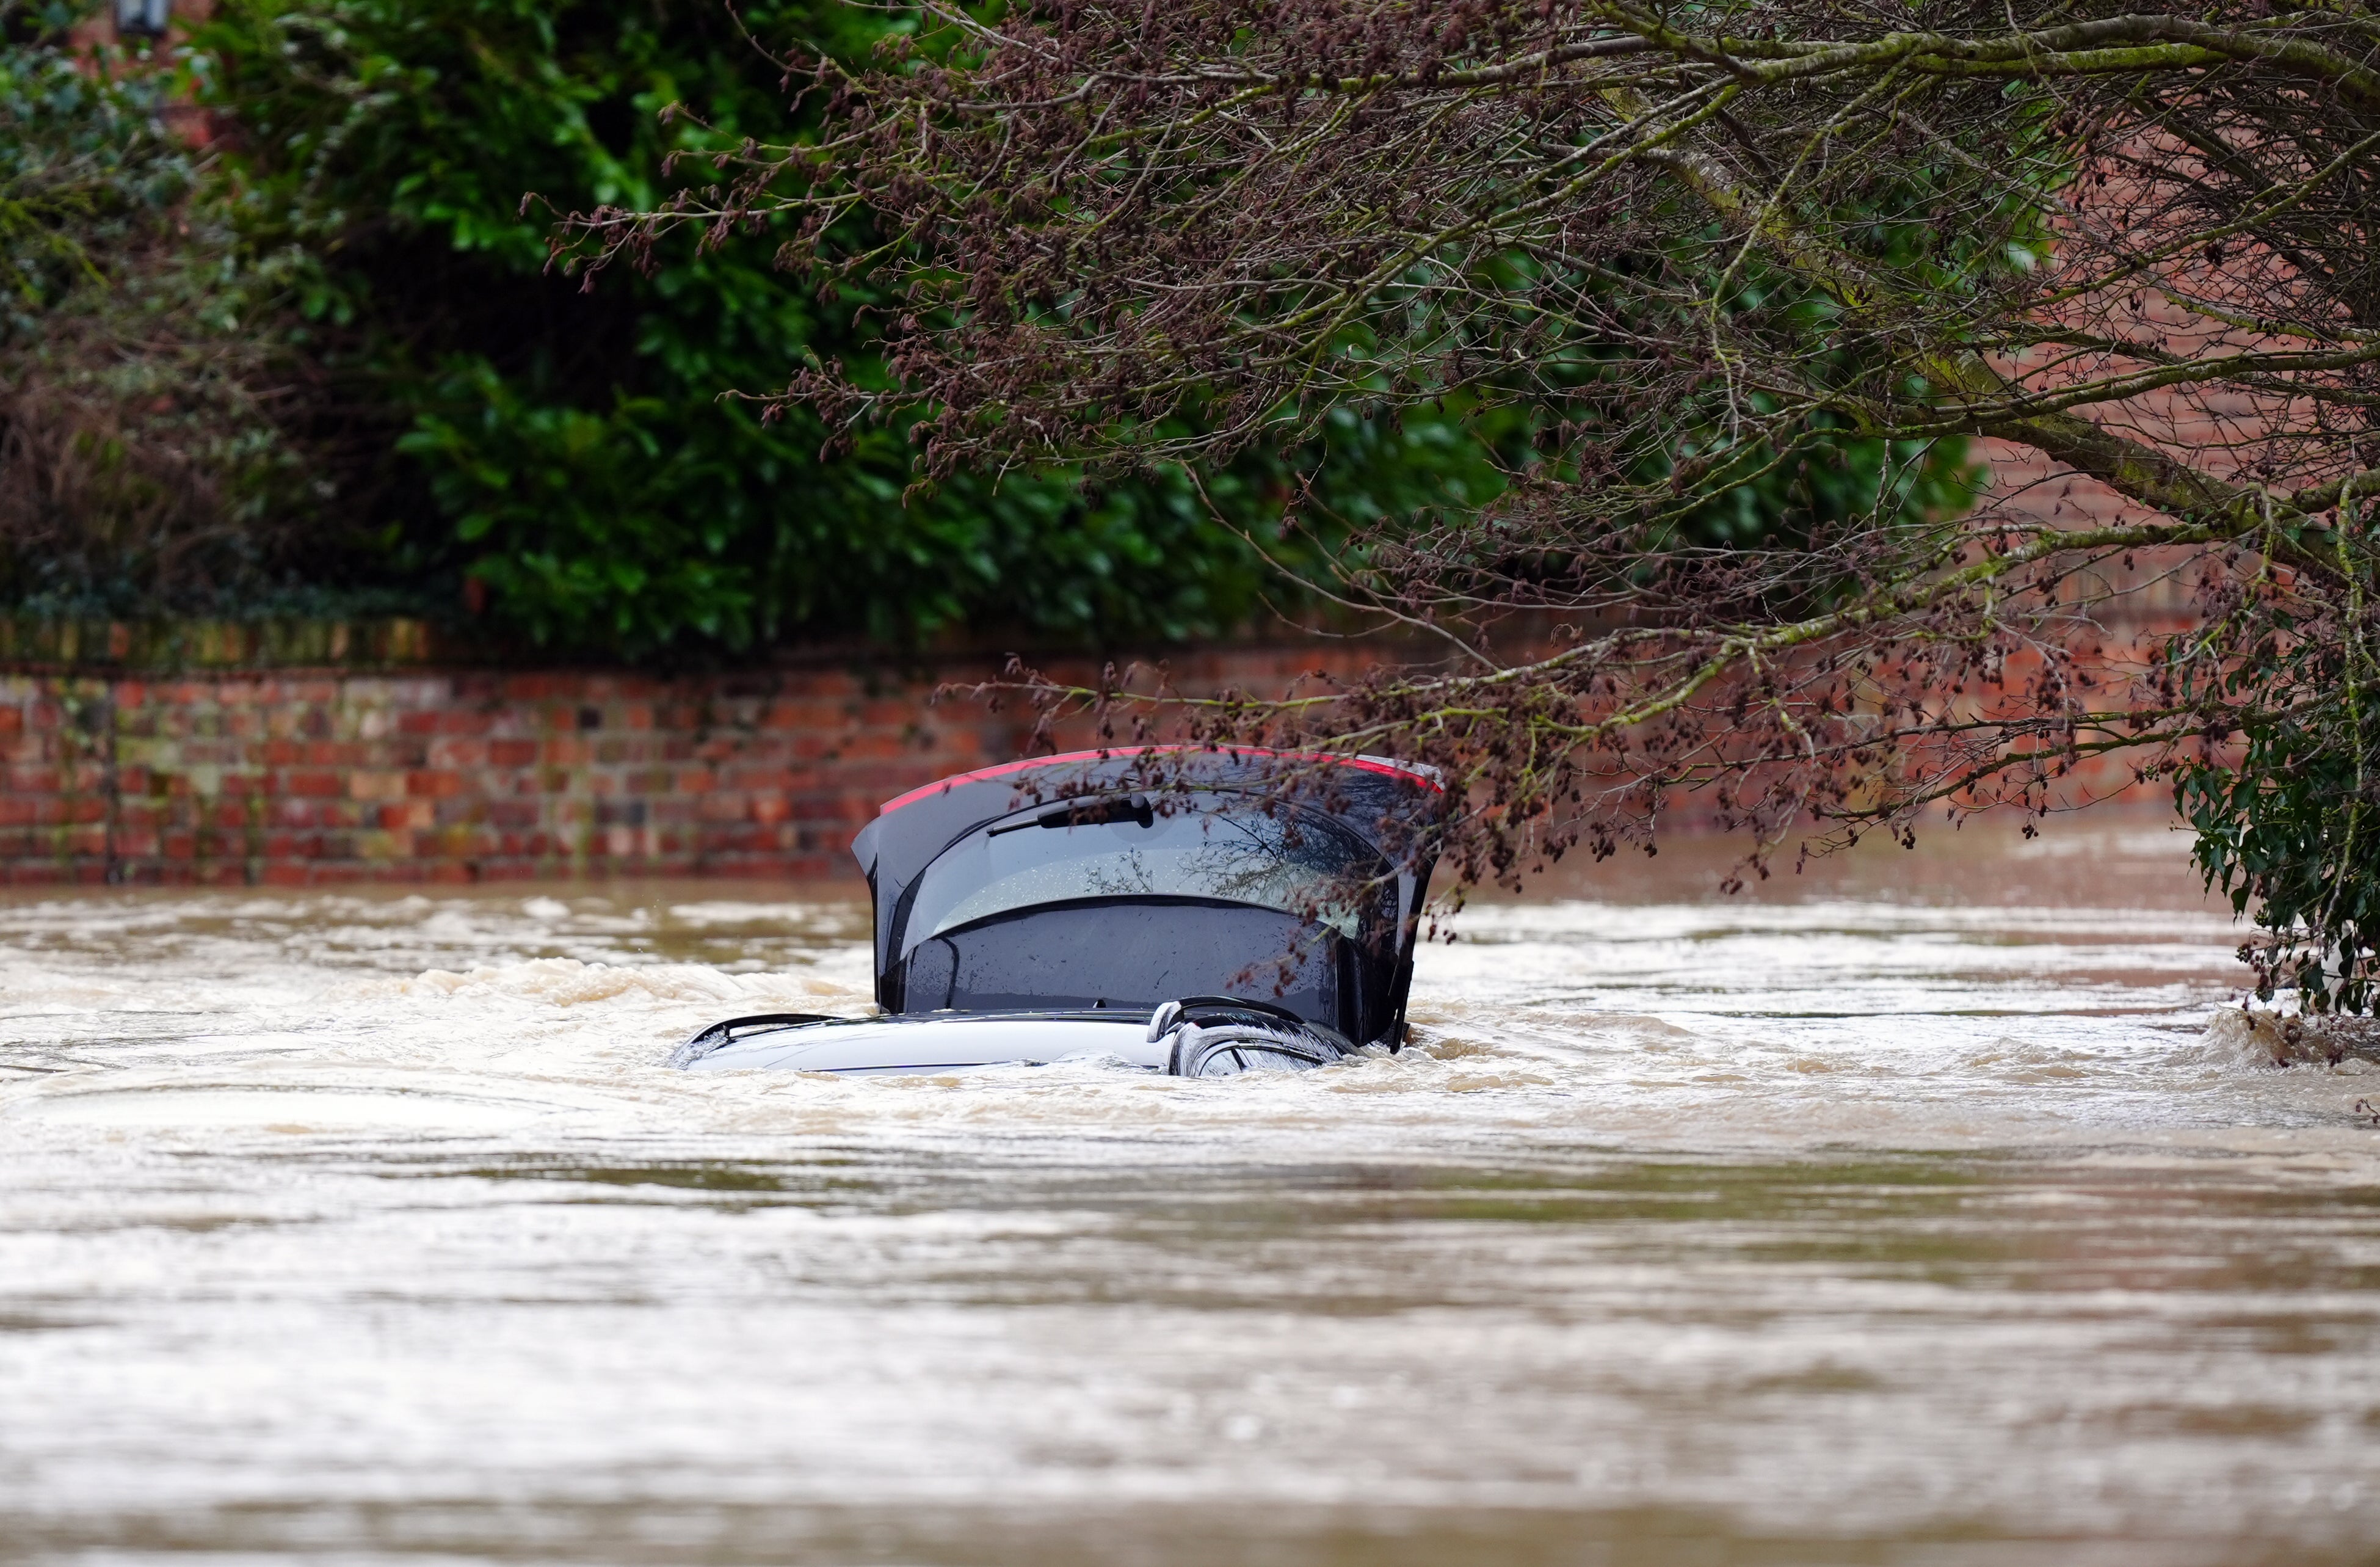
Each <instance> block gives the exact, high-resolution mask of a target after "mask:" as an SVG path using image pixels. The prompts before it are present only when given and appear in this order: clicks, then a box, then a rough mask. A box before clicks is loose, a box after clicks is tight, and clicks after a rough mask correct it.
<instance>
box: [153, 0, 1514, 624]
mask: <svg viewBox="0 0 2380 1567" xmlns="http://www.w3.org/2000/svg"><path fill="white" fill-rule="evenodd" d="M743 19H744V21H745V22H746V23H747V25H749V26H750V27H751V29H752V30H753V31H754V33H755V34H756V35H757V36H758V37H759V38H761V39H764V40H770V41H773V42H777V43H783V42H785V41H787V40H789V39H793V38H800V39H805V40H808V41H811V42H813V43H820V44H823V45H825V46H828V47H830V48H832V49H835V50H837V51H840V52H844V53H851V52H856V51H863V50H865V49H866V48H867V47H868V45H869V44H870V43H872V41H873V38H874V36H875V35H876V33H877V31H878V30H880V27H881V26H882V23H881V21H880V18H877V17H875V16H872V15H870V14H868V13H866V12H862V11H858V10H855V9H851V8H846V7H844V6H837V5H834V4H832V0H819V3H815V4H805V3H802V0H791V3H775V4H762V5H759V6H748V7H746V8H745V9H744V11H743ZM192 70H193V73H194V76H195V78H196V79H197V81H198V83H199V86H200V91H202V93H203V95H204V98H205V101H206V102H208V103H211V104H212V105H214V106H215V108H216V109H217V111H218V112H219V113H220V114H221V115H224V116H225V120H226V121H227V123H228V124H229V126H230V127H231V128H232V132H233V141H232V143H231V145H232V147H233V149H234V159H235V164H236V167H237V173H238V176H239V178H240V181H241V187H242V188H241V191H240V196H239V202H240V212H241V216H242V221H243V223H244V225H245V226H246V231H247V233H248V235H249V238H250V242H251V243H252V244H253V245H254V246H256V247H257V248H258V249H261V250H263V251H268V252H275V251H283V250H296V251H298V252H301V253H302V254H304V255H305V256H306V257H307V258H308V259H309V264H310V273H309V279H308V286H307V288H306V291H305V295H304V307H305V312H306V315H307V317H308V319H309V320H310V322H311V323H312V328H313V332H314V343H315V348H316V351H317V352H318V353H319V354H321V355H322V357H323V358H325V360H326V361H327V362H328V363H330V364H331V365H332V366H333V367H334V370H336V372H337V374H338V377H339V380H340V383H341V385H342V387H343V389H344V395H343V396H342V397H341V398H340V399H339V400H338V401H339V402H340V404H341V405H342V408H341V411H339V412H338V413H336V414H335V415H334V416H332V417H333V419H334V420H336V421H339V425H338V428H336V429H318V430H316V431H313V433H314V434H315V435H316V437H317V438H320V439H326V440H330V439H336V440H337V441H338V442H339V443H341V444H342V449H343V450H345V451H346V453H347V456H348V462H347V466H346V468H345V469H344V470H343V471H342V473H341V474H340V480H341V484H342V488H343V492H344V504H346V505H349V506H351V507H356V508H359V509H361V510H363V511H364V512H366V513H367V514H368V515H369V516H370V517H371V518H372V519H373V521H374V523H375V524H376V525H377V526H379V527H380V528H383V530H384V532H385V535H386V537H387V539H388V541H389V555H388V557H387V569H389V570H391V571H393V572H394V573H395V574H397V575H399V576H401V577H405V578H407V579H409V580H416V581H430V582H434V581H438V580H447V581H449V582H450V585H451V584H453V579H454V578H455V577H468V578H471V579H474V580H476V581H477V582H478V583H480V584H482V585H483V587H484V591H485V596H486V600H487V603H488V608H489V610H490V611H491V613H492V614H494V615H495V616H496V617H498V618H499V619H500V620H501V621H503V622H504V623H506V624H508V625H510V626H514V627H516V628H518V629H520V630H523V631H526V632H527V633H528V634H529V635H530V636H531V637H533V638H535V639H537V640H538V641H540V642H541V643H545V644H548V645H550V646H553V647H555V648H558V649H579V650H597V651H602V652H606V653H612V654H619V655H625V656H629V657H638V656H649V655H651V654H653V653H655V652H656V651H657V650H661V649H662V648H665V647H670V646H673V645H676V646H685V645H688V644H692V645H695V646H709V647H711V648H715V649H720V650H738V649H747V648H751V647H754V646H757V645H760V644H765V643H769V642H772V641H776V640H779V639H782V638H789V637H795V636H805V637H817V636H829V637H832V636H838V635H851V634H855V633H857V634H864V635H867V636H870V637H873V638H880V639H883V640H887V641H893V642H909V641H914V640H915V639H916V638H919V637H922V636H924V635H927V634H929V633H931V632H933V631H935V630H937V629H938V628H941V627H943V626H950V625H953V624H954V623H967V624H970V625H972V626H977V627H979V628H984V629H994V628H996V629H999V630H1001V631H1003V632H1016V633H1021V634H1024V635H1026V636H1034V637H1040V638H1060V639H1067V640H1079V639H1092V638H1152V639H1165V638H1183V637H1188V636H1194V635H1197V634H1200V633H1204V632H1211V631H1214V630H1218V629H1221V628H1224V627H1227V626H1232V625H1233V624H1236V623H1238V622H1241V621H1244V620H1245V619H1246V618H1247V617H1248V616H1249V615H1250V614H1251V613H1254V612H1255V611H1256V610H1257V607H1258V595H1259V593H1260V592H1261V591H1262V589H1263V585H1264V583H1265V581H1266V577H1267V573H1266V571H1265V569H1264V567H1263V564H1262V562H1261V561H1260V560H1259V559H1258V557H1257V554H1256V553H1255V552H1254V551H1252V550H1251V549H1250V548H1249V547H1248V546H1247V545H1246V544H1245V542H1243V541H1242V540H1240V539H1239V538H1237V537H1235V536H1234V535H1233V533H1232V532H1230V531H1227V530H1225V529H1223V528H1218V527H1216V526H1214V524H1213V521H1212V519H1211V518H1210V517H1209V516H1208V515H1207V513H1206V509H1205V507H1204V506H1203V505H1202V504H1199V503H1198V501H1197V497H1196V493H1195V492H1194V490H1193V489H1192V487H1191V486H1190V485H1189V484H1188V483H1187V482H1186V481H1184V480H1179V479H1178V478H1177V479H1174V480H1139V481H1135V482H1130V483H1123V484H1118V485H1113V486H1110V487H1108V488H1106V489H1104V490H1103V491H1101V492H1098V493H1097V494H1087V493H1085V492H1083V491H1082V490H1081V488H1080V487H1079V485H1078V484H1077V483H1076V482H1075V478H1074V476H1072V475H1070V474H1063V473H1060V474H1043V475H1032V476H1011V477H1010V478H1008V479H1007V480H1005V482H1003V483H1001V484H998V485H994V484H992V483H990V482H989V481H987V480H983V479H980V478H976V477H972V476H965V475H963V476H960V477H958V478H956V479H953V480H950V481H948V482H946V483H944V484H942V485H941V486H940V487H938V488H937V489H936V490H934V491H932V492H929V493H923V494H919V495H915V496H911V497H910V498H908V499H907V501H906V502H905V500H904V495H905V491H906V489H907V487H908V486H909V484H910V482H911V474H910V461H909V459H910V453H909V451H908V448H907V446H906V443H905V441H903V440H902V439H901V437H900V436H899V434H898V433H897V432H881V431H880V432H876V433H873V434H871V435H868V436H866V437H863V438H862V439H861V440H860V442H859V443H858V444H857V446H856V450H854V451H853V452H851V453H850V454H849V455H848V456H837V457H835V458H833V459H832V460H821V458H820V445H821V443H822V439H823V433H824V432H823V431H821V430H820V427H819V426H818V424H817V422H816V420H815V419H811V418H809V417H807V416H806V415H804V414H802V413H799V412H796V413H794V414H792V415H790V416H788V417H784V418H783V419H773V420H772V419H764V418H763V417H762V413H761V411H760V409H759V407H757V406H756V405H754V404H752V403H748V402H746V401H742V400H740V399H738V398H737V397H735V396H734V395H732V394H734V393H736V392H745V391H762V392H765V391H769V390H772V389H774V388H775V387H777V386H779V385H781V384H782V383H783V378H784V376H785V374H786V372H787V370H788V368H789V367H791V366H792V365H794V364H796V363H798V362H800V361H801V360H802V358H804V357H805V356H806V355H807V354H810V353H817V354H820V355H822V356H827V357H836V356H841V357H843V358H847V359H850V360H853V361H855V362H864V360H865V358H866V355H867V352H868V344H867V340H866V337H865V324H864V322H856V321H855V319H854V310H852V309H851V308H850V307H848V306H842V307H836V308H832V309H822V308H820V306H819V305H817V304H816V303H815V302H814V301H813V300H811V299H809V298H806V297H804V296H803V295H802V294H800V293H799V292H798V291H797V290H796V288H795V285H793V284H792V283H791V282H790V281H789V280H788V279H786V278H785V277H784V276H783V274H782V273H779V272H777V271H776V270H775V268H774V266H773V256H774V251H775V248H776V246H777V245H778V244H779V243H780V242H781V240H782V238H783V236H782V235H780V234H777V233H775V232H772V231H771V226H770V225H767V224H758V225H750V231H749V232H747V233H743V234H740V235H738V236H736V237H734V238H733V239H731V240H730V241H729V242H728V243H726V244H724V245H722V246H720V247H718V248H716V249H710V250H708V251H707V252H705V253H702V254H699V255H698V254H696V253H695V249H694V248H693V246H691V245H690V244H689V245H687V246H686V248H685V249H683V251H682V252H678V253H674V254H672V255H670V256H668V257H667V258H665V261H666V264H665V265H663V266H662V267H661V268H659V269H658V270H657V271H656V272H654V273H652V274H651V275H637V274H633V273H627V272H625V271H623V272H619V273H612V274H607V275H606V276H604V277H603V278H601V280H600V281H599V282H598V283H597V284H596V285H593V286H592V287H591V288H584V289H582V287H581V286H580V285H579V284H578V283H577V281H575V280H573V279H571V278H569V277H565V276H564V275H563V274H562V273H560V272H559V271H555V270H549V269H548V267H547V264H546V241H547V236H548V233H549V231H550V228H551V225H552V220H553V209H555V208H560V209H572V208H587V207H591V206H593V205H596V204H598V203H601V202H617V203H622V204H627V205H650V204H651V203H653V202H656V201H658V200H661V199H662V197H663V196H664V195H666V194H667V193H668V191H669V190H670V189H671V188H673V183H672V176H669V175H667V174H665V173H664V170H663V162H664V159H665V158H666V157H667V156H668V155H669V154H670V153H672V152H689V153H700V152H707V151H710V150H713V149H718V148H722V147H732V146H734V145H735V144H736V143H737V142H738V141H740V140H741V139H742V138H743V137H745V136H747V135H750V136H759V137H783V136H785V135H787V134H789V133H791V132H792V131H793V130H794V124H793V121H792V120H791V118H790V117H789V115H790V111H789V110H788V107H787V103H786V92H785V90H784V88H783V82H782V80H781V79H780V73H779V72H778V70H776V69H775V68H774V67H771V65H770V64H769V63H768V62H767V60H765V59H764V58H763V57H762V56H761V55H760V53H759V50H758V49H757V48H756V47H755V44H754V43H752V42H750V41H747V39H746V38H744V37H742V36H740V35H739V33H738V31H737V28H736V25H735V18H734V16H733V15H731V13H730V12H729V11H728V9H727V8H726V7H725V6H722V5H720V4H719V3H718V0H565V3H563V4H552V3H547V0H329V3H325V0H297V3H292V0H232V3H231V4H229V5H227V6H225V7H224V8H223V9H222V10H221V11H220V12H219V13H218V14H217V18H216V19H215V21H214V22H213V23H212V25H211V26H210V27H209V28H207V29H206V30H205V31H204V32H203V33H202V34H201V35H200V38H199V40H198V53H197V55H196V57H195V58H194V60H193V62H192ZM674 103H686V105H688V106H689V107H690V108H691V109H692V110H693V111H694V112H695V113H694V114H692V115H676V116H673V117H671V118H670V119H668V120H667V121H666V123H665V122H664V120H663V117H662V113H663V111H664V110H666V109H668V108H669V107H670V106H671V105H672V104H674ZM697 116H698V117H697ZM707 166H708V164H707V160H701V159H698V160H696V161H694V162H692V163H691V164H690V165H689V166H688V168H687V170H686V174H687V176H689V177H692V176H698V175H701V174H703V173H704V172H706V170H707ZM525 193H534V194H535V196H537V197H538V198H540V200H538V201H532V202H529V203H527V204H526V205H525V203H524V200H523V197H524V194H525ZM1318 465H1319V466H1327V467H1329V468H1330V471H1331V473H1332V475H1333V476H1334V478H1335V479H1336V480H1338V488H1339V489H1340V490H1341V491H1343V492H1345V493H1344V495H1343V496H1342V500H1343V502H1344V504H1347V505H1349V506H1351V507H1353V508H1354V509H1357V510H1362V509H1367V508H1368V509H1371V510H1380V509H1383V508H1384V507H1389V506H1395V505H1399V504H1411V503H1412V502H1413V501H1415V500H1422V499H1429V500H1440V501H1443V500H1446V499H1449V498H1454V499H1460V498H1461V492H1460V491H1456V492H1449V491H1448V490H1447V489H1446V488H1445V487H1444V486H1443V485H1441V484H1439V469H1441V468H1446V467H1448V466H1450V465H1451V467H1452V468H1455V469H1457V470H1460V471H1458V472H1456V473H1454V474H1453V475H1452V476H1451V477H1453V478H1454V479H1455V480H1458V482H1463V483H1467V484H1468V485H1469V487H1470V489H1471V490H1472V491H1473V492H1476V491H1477V490H1478V489H1479V488H1480V487H1481V482H1482V480H1481V475H1482V474H1483V473H1484V472H1485V469H1484V468H1483V465H1482V464H1481V462H1480V459H1479V457H1478V455H1477V454H1475V453H1473V452H1469V451H1467V450H1463V449H1461V448H1460V447H1459V445H1458V446H1450V444H1449V443H1447V442H1446V441H1444V440H1442V439H1436V438H1430V437H1425V436H1422V435H1416V436H1415V438H1414V439H1412V440H1410V441H1403V442H1402V443H1400V442H1398V441H1394V440H1389V439H1385V438H1384V439H1377V440H1370V441H1363V440H1357V441H1354V442H1353V443H1347V445H1346V448H1345V449H1342V450H1341V451H1340V452H1339V453H1338V454H1337V455H1335V456H1332V457H1330V459H1328V460H1327V464H1326V463H1323V462H1322V460H1321V459H1314V460H1309V462H1308V463H1306V464H1305V466H1306V467H1309V468H1310V467H1315V466H1318ZM1291 466H1292V465H1288V464H1284V463H1282V462H1281V461H1279V460H1266V461H1256V462H1251V463H1249V464H1245V465H1243V471H1241V472H1238V473H1236V474H1234V475H1231V476H1226V477H1225V478H1224V479H1222V480H1219V481H1218V482H1217V484H1216V485H1215V486H1214V487H1213V490H1212V492H1213V493H1214V495H1215V497H1216V499H1217V501H1218V502H1219V504H1226V505H1227V506H1230V507H1232V508H1233V509H1235V511H1236V512H1237V514H1238V516H1240V517H1241V518H1242V519H1243V520H1245V521H1246V522H1248V523H1250V524H1257V523H1260V522H1261V521H1262V520H1263V517H1264V516H1265V514H1266V513H1267V511H1268V510H1272V511H1277V510H1278V500H1279V497H1280V496H1281V494H1282V493H1285V492H1286V484H1287V480H1289V478H1290V468H1291ZM450 590H451V589H450Z"/></svg>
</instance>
